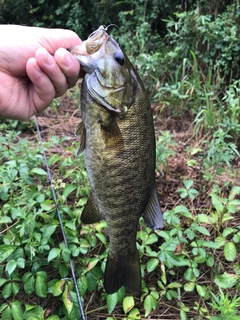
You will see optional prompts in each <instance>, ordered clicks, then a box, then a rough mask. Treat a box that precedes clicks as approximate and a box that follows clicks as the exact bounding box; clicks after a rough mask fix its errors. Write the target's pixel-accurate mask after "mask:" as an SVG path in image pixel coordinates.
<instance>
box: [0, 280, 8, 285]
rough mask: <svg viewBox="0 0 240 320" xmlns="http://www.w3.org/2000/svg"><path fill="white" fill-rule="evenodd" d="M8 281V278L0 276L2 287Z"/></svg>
mask: <svg viewBox="0 0 240 320" xmlns="http://www.w3.org/2000/svg"><path fill="white" fill-rule="evenodd" d="M6 282H7V279H4V278H0V287H1V286H2V285H3V284H4V283H6Z"/></svg>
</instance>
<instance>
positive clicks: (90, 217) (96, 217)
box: [81, 193, 103, 224]
mask: <svg viewBox="0 0 240 320" xmlns="http://www.w3.org/2000/svg"><path fill="white" fill-rule="evenodd" d="M81 220H82V222H83V223H85V224H92V223H95V222H99V221H101V220H103V217H102V216H101V214H100V212H99V210H98V207H97V205H96V203H95V200H94V197H93V194H92V193H91V194H90V196H89V198H88V201H87V204H86V206H85V208H84V209H83V212H82V215H81Z"/></svg>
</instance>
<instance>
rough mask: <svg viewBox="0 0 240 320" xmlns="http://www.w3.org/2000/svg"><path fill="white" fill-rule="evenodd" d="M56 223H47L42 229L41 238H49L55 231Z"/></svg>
mask: <svg viewBox="0 0 240 320" xmlns="http://www.w3.org/2000/svg"><path fill="white" fill-rule="evenodd" d="M56 228H57V225H47V226H46V227H45V228H44V229H43V230H44V231H43V239H49V238H50V237H51V235H52V234H53V233H54V232H55V230H56Z"/></svg>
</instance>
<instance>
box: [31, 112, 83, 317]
mask: <svg viewBox="0 0 240 320" xmlns="http://www.w3.org/2000/svg"><path fill="white" fill-rule="evenodd" d="M34 120H35V124H36V128H37V132H38V138H39V141H40V145H41V148H42V153H43V157H44V161H45V165H46V168H47V174H48V179H49V181H50V186H51V190H52V194H53V199H54V202H55V207H56V211H57V215H58V220H59V223H60V226H61V231H62V235H63V241H64V244H65V247H66V249H68V243H67V238H66V234H65V231H64V226H63V222H62V218H61V213H60V210H59V207H58V203H57V196H56V192H55V189H54V186H53V181H52V176H51V172H50V169H49V165H48V161H47V156H46V152H45V149H44V146H43V141H42V137H41V133H40V130H39V125H38V121H37V117H36V116H34ZM69 264H70V269H71V273H72V278H73V282H74V286H75V289H76V294H77V300H78V305H79V310H80V314H81V316H82V320H85V319H86V318H85V314H84V310H83V306H82V301H81V296H80V292H79V290H78V285H77V279H76V275H75V271H74V266H73V262H72V259H71V258H70V260H69Z"/></svg>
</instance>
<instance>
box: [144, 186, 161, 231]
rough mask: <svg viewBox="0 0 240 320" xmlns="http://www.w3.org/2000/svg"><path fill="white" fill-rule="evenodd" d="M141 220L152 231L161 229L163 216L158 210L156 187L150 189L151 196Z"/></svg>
mask: <svg viewBox="0 0 240 320" xmlns="http://www.w3.org/2000/svg"><path fill="white" fill-rule="evenodd" d="M143 218H144V220H145V222H146V223H147V224H148V226H149V227H150V228H152V229H153V230H155V229H160V228H162V227H163V214H162V210H161V208H160V204H159V200H158V194H157V188H156V185H155V184H154V186H153V187H152V191H151V195H150V198H149V200H148V203H147V205H146V208H145V210H144V213H143Z"/></svg>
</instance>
